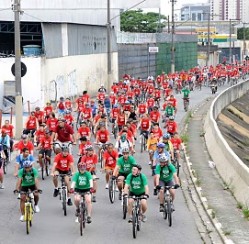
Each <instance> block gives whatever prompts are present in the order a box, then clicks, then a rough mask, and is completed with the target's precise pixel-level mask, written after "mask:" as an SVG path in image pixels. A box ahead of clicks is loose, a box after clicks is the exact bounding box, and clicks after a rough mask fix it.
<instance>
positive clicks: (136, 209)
mask: <svg viewBox="0 0 249 244" xmlns="http://www.w3.org/2000/svg"><path fill="white" fill-rule="evenodd" d="M129 198H132V199H134V203H133V208H132V234H133V238H134V239H136V237H137V231H140V230H141V220H142V213H141V200H142V199H147V198H145V197H144V196H140V197H138V196H132V197H129Z"/></svg>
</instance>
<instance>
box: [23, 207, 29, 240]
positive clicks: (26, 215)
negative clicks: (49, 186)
mask: <svg viewBox="0 0 249 244" xmlns="http://www.w3.org/2000/svg"><path fill="white" fill-rule="evenodd" d="M24 216H25V221H26V233H27V235H28V234H29V233H30V206H26V207H25V215H24Z"/></svg>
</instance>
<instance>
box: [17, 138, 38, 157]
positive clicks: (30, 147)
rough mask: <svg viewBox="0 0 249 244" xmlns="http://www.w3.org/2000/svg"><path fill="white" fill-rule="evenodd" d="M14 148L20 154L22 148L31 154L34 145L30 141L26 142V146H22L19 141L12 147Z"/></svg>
mask: <svg viewBox="0 0 249 244" xmlns="http://www.w3.org/2000/svg"><path fill="white" fill-rule="evenodd" d="M14 148H16V149H18V150H19V152H20V153H21V152H22V150H23V148H28V149H29V153H30V154H31V152H32V151H33V150H34V145H33V144H32V142H30V141H28V143H27V144H24V143H23V141H19V142H18V143H16V144H15V145H14Z"/></svg>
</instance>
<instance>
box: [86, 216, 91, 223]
mask: <svg viewBox="0 0 249 244" xmlns="http://www.w3.org/2000/svg"><path fill="white" fill-rule="evenodd" d="M86 222H87V223H88V224H91V223H92V218H91V217H90V216H87V219H86Z"/></svg>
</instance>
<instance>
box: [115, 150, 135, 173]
mask: <svg viewBox="0 0 249 244" xmlns="http://www.w3.org/2000/svg"><path fill="white" fill-rule="evenodd" d="M136 164H137V163H136V160H135V158H134V157H133V156H131V155H129V157H128V159H127V160H126V161H125V160H124V157H121V158H119V159H118V161H117V165H118V166H119V173H122V174H127V175H128V174H130V173H131V170H132V167H133V165H136Z"/></svg>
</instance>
